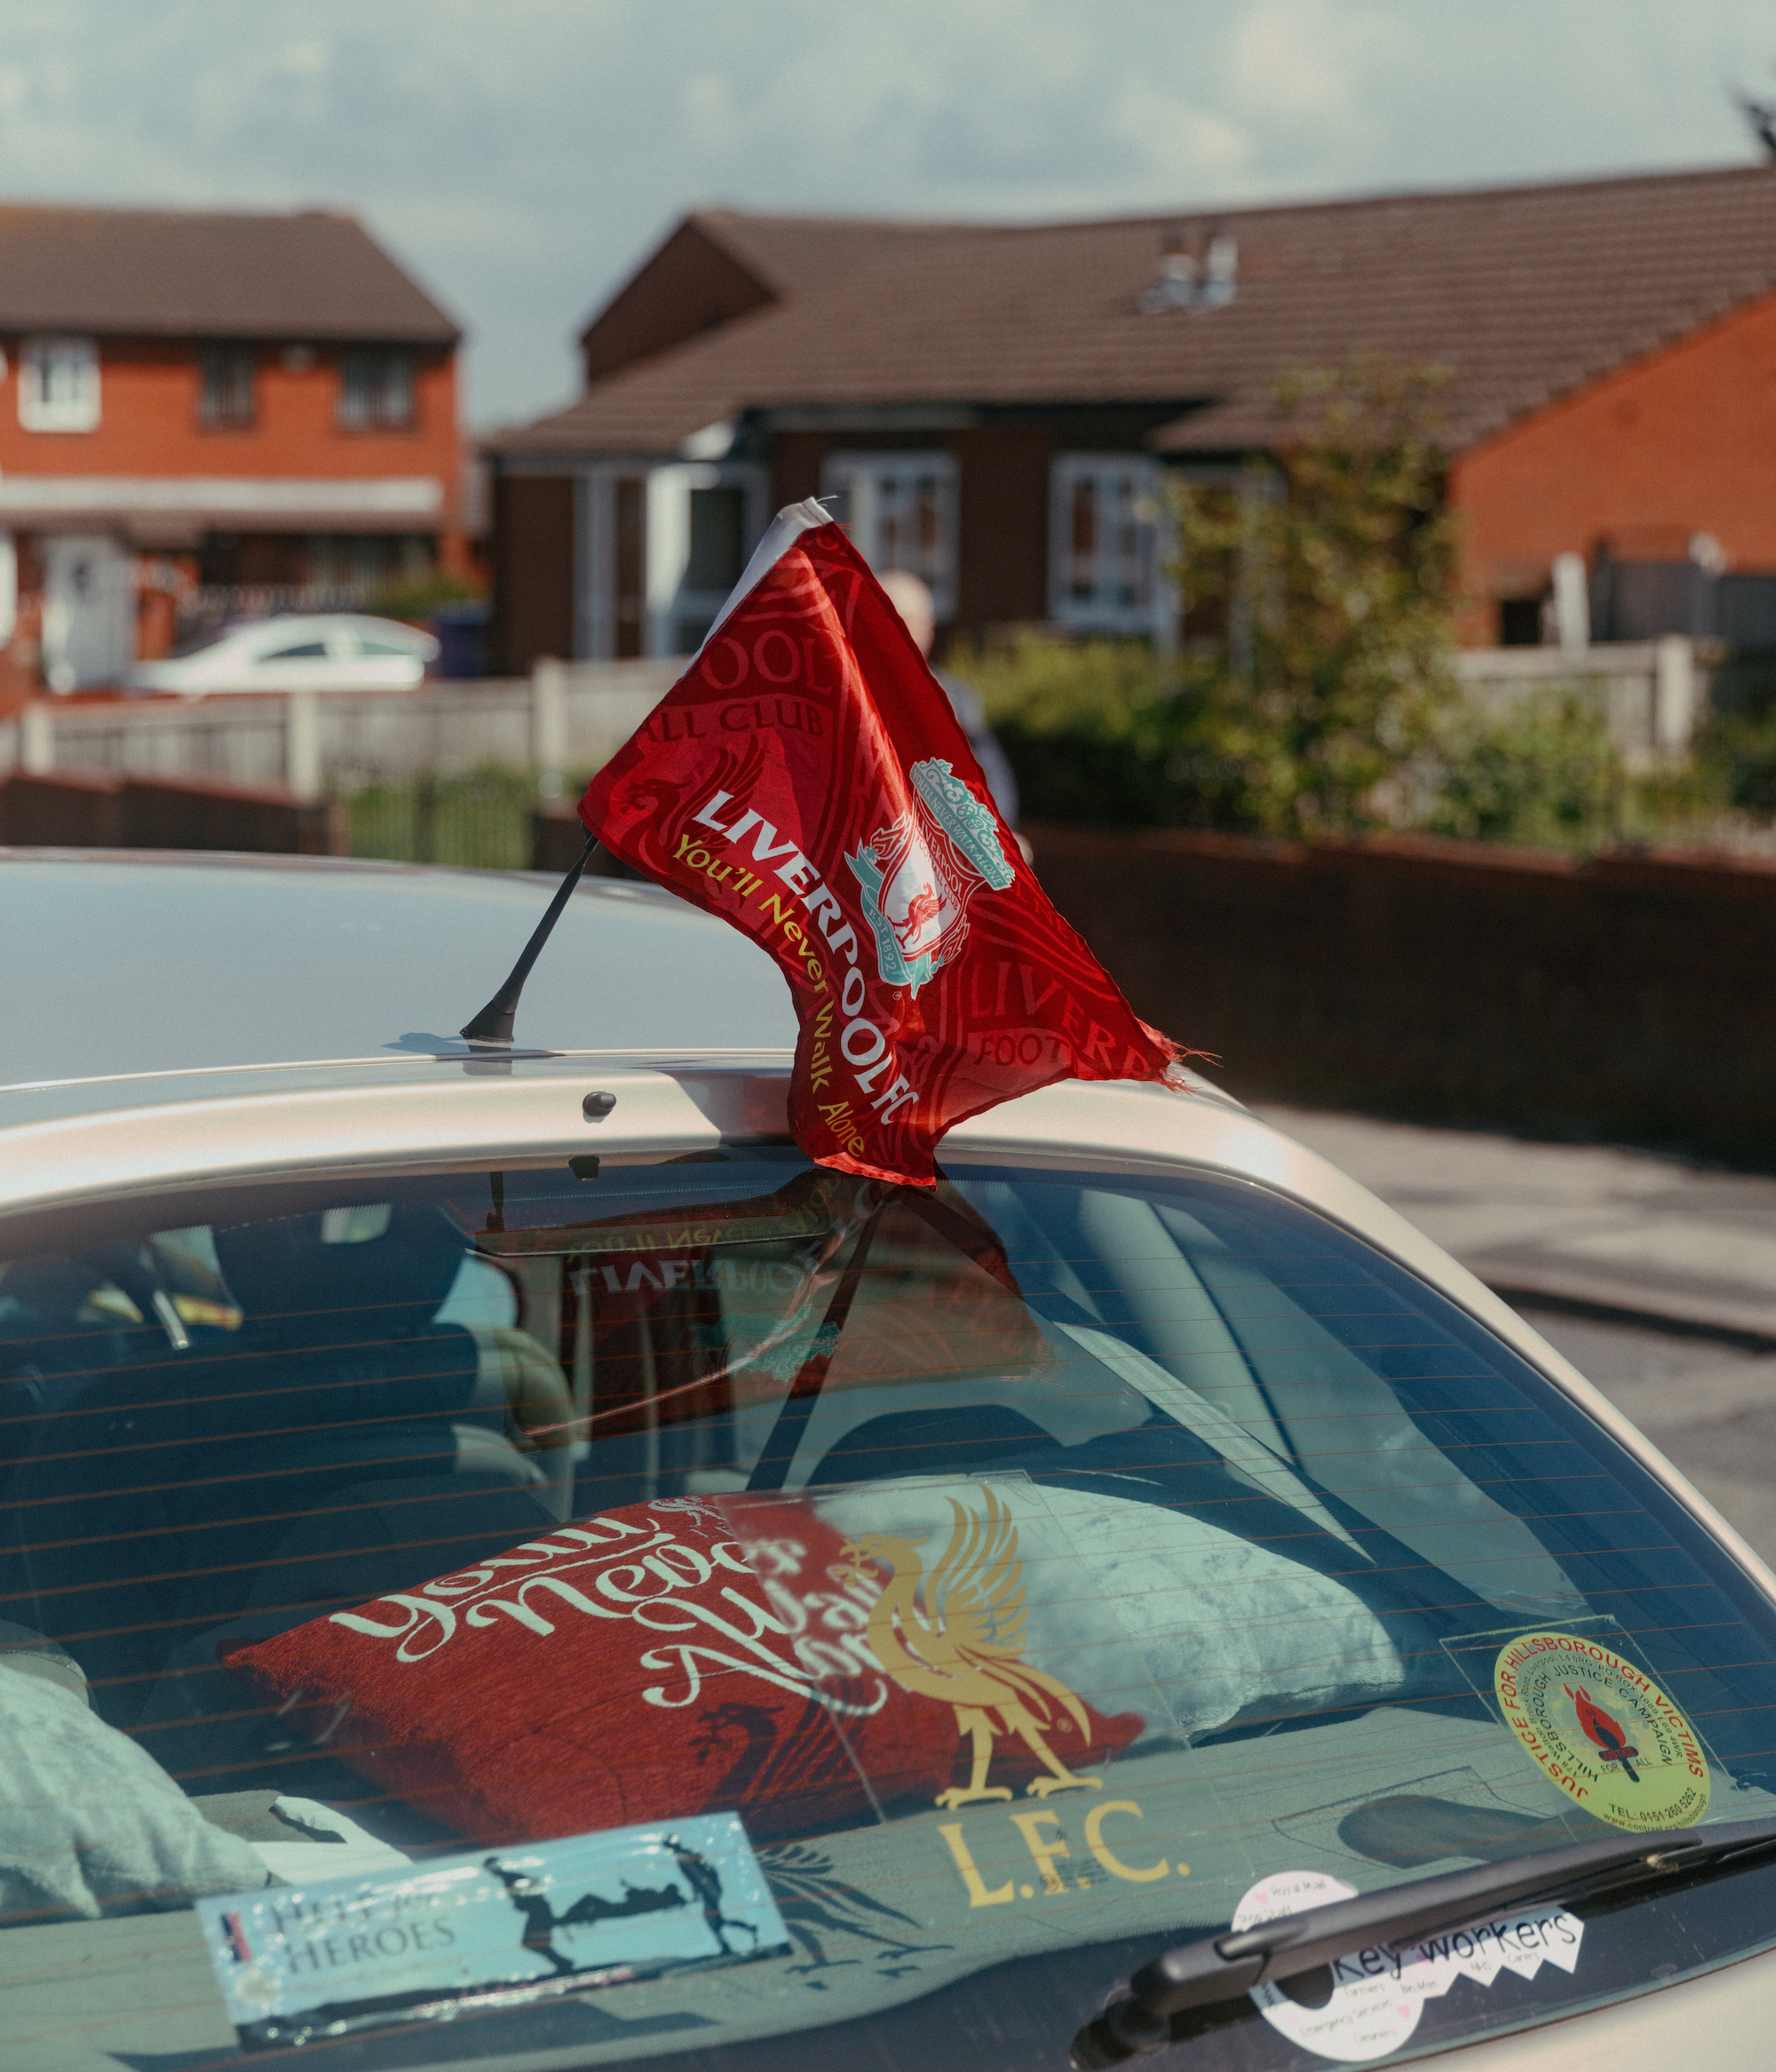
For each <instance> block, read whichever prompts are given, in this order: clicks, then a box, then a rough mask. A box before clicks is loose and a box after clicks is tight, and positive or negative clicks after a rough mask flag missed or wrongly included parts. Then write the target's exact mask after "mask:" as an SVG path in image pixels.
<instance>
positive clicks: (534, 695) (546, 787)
mask: <svg viewBox="0 0 1776 2072" xmlns="http://www.w3.org/2000/svg"><path fill="white" fill-rule="evenodd" d="M530 759H531V761H532V763H534V764H535V766H536V788H537V790H539V791H540V792H541V793H542V794H543V797H544V798H559V797H560V796H561V772H562V769H563V768H564V766H566V764H567V667H566V665H565V664H564V663H559V662H557V661H556V660H555V658H554V657H553V656H552V655H543V657H541V659H540V660H538V662H537V663H535V666H534V667H533V669H532V670H531V672H530Z"/></svg>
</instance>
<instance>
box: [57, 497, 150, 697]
mask: <svg viewBox="0 0 1776 2072" xmlns="http://www.w3.org/2000/svg"><path fill="white" fill-rule="evenodd" d="M43 560H44V679H45V680H46V681H47V682H48V684H49V687H50V688H51V689H52V691H78V690H84V689H86V688H87V687H89V686H91V685H99V684H115V683H116V682H117V681H118V680H119V679H120V678H121V677H122V676H123V671H125V670H126V669H127V668H128V667H129V666H130V664H131V662H133V661H134V660H135V655H136V583H135V575H134V570H133V568H132V566H131V557H130V556H129V555H128V554H127V553H126V552H124V551H123V548H122V547H121V546H119V545H118V544H117V543H116V541H115V540H113V539H107V538H106V537H105V536H103V535H102V534H95V535H93V536H90V537H89V536H83V535H68V536H65V537H62V538H51V539H46V540H44V542H43Z"/></svg>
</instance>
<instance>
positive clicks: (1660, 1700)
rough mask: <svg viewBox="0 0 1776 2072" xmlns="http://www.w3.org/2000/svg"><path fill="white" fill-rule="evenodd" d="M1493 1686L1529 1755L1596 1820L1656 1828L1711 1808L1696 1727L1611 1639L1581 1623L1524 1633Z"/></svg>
mask: <svg viewBox="0 0 1776 2072" xmlns="http://www.w3.org/2000/svg"><path fill="white" fill-rule="evenodd" d="M1493 1689H1494V1692H1495V1695H1496V1696H1497V1698H1498V1702H1499V1708H1500V1710H1501V1711H1502V1712H1503V1714H1504V1719H1505V1724H1506V1726H1507V1727H1510V1730H1511V1732H1512V1733H1513V1734H1514V1735H1516V1736H1517V1738H1518V1741H1519V1742H1520V1743H1522V1744H1523V1748H1524V1750H1525V1752H1526V1754H1527V1755H1528V1757H1529V1758H1530V1760H1531V1761H1532V1762H1533V1763H1534V1765H1535V1766H1536V1767H1537V1768H1538V1769H1539V1770H1540V1771H1541V1772H1542V1774H1543V1776H1545V1777H1547V1778H1548V1779H1549V1780H1550V1782H1552V1783H1555V1784H1558V1786H1559V1788H1560V1790H1562V1791H1564V1792H1565V1793H1566V1796H1567V1797H1568V1798H1571V1799H1573V1800H1574V1801H1575V1802H1576V1803H1577V1804H1578V1805H1580V1806H1583V1807H1584V1809H1585V1811H1586V1812H1587V1813H1589V1814H1595V1815H1596V1817H1597V1818H1598V1820H1601V1821H1607V1822H1609V1824H1610V1825H1611V1826H1612V1827H1616V1828H1625V1829H1627V1830H1628V1831H1629V1833H1630V1834H1650V1833H1653V1831H1655V1830H1659V1829H1661V1828H1685V1827H1691V1826H1693V1825H1694V1823H1695V1822H1697V1821H1699V1820H1701V1817H1702V1815H1703V1814H1705V1813H1706V1812H1707V1811H1708V1809H1709V1765H1708V1758H1707V1757H1706V1756H1705V1755H1704V1754H1703V1752H1702V1747H1701V1743H1700V1742H1699V1741H1698V1740H1697V1738H1696V1733H1695V1729H1694V1728H1693V1727H1692V1726H1691V1725H1690V1723H1689V1721H1688V1720H1687V1719H1685V1717H1684V1715H1683V1714H1682V1713H1681V1712H1680V1711H1678V1710H1677V1706H1676V1705H1675V1704H1673V1703H1672V1702H1671V1700H1670V1699H1669V1697H1667V1696H1666V1695H1665V1693H1664V1692H1663V1691H1661V1689H1660V1687H1659V1686H1658V1685H1657V1684H1655V1683H1654V1682H1653V1679H1651V1678H1650V1677H1649V1676H1647V1675H1646V1673H1645V1671H1643V1670H1640V1669H1637V1668H1636V1666H1635V1665H1634V1663H1631V1662H1629V1661H1627V1660H1625V1659H1624V1658H1623V1657H1622V1656H1621V1655H1617V1654H1615V1653H1614V1652H1613V1650H1612V1649H1610V1648H1608V1647H1603V1646H1602V1645H1600V1644H1599V1643H1598V1641H1595V1640H1590V1639H1583V1638H1582V1637H1581V1636H1580V1635H1578V1634H1576V1633H1519V1634H1518V1635H1517V1636H1516V1638H1515V1639H1512V1640H1511V1641H1510V1644H1509V1645H1508V1646H1507V1647H1503V1648H1502V1649H1501V1650H1500V1651H1499V1655H1498V1659H1497V1661H1496V1662H1495V1664H1494V1667H1493Z"/></svg>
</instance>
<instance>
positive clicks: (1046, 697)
mask: <svg viewBox="0 0 1776 2072" xmlns="http://www.w3.org/2000/svg"><path fill="white" fill-rule="evenodd" d="M950 666H951V668H952V669H953V670H954V671H955V673H956V674H957V675H959V676H963V677H966V678H967V679H969V681H970V682H971V683H972V684H973V685H974V686H975V687H976V688H977V689H978V690H979V693H980V696H981V703H983V704H984V705H985V707H986V709H987V718H988V720H989V721H990V722H991V724H992V726H993V730H994V732H995V734H997V735H998V737H999V740H1000V742H1001V743H1002V744H1003V748H1004V750H1005V753H1006V755H1007V757H1008V758H1010V761H1011V767H1012V768H1013V770H1015V771H1016V772H1017V775H1018V789H1019V794H1020V795H1021V798H1022V806H1023V811H1024V812H1025V814H1027V815H1028V817H1029V818H1030V819H1032V820H1037V821H1043V820H1048V821H1060V822H1081V823H1095V824H1098V825H1104V826H1112V827H1114V826H1127V825H1136V826H1140V825H1145V826H1161V827H1164V826H1169V825H1173V824H1175V823H1176V822H1177V819H1178V815H1179V809H1180V802H1179V800H1178V799H1177V797H1176V796H1175V794H1176V789H1177V788H1176V787H1175V786H1174V785H1173V784H1171V783H1170V782H1169V780H1168V777H1167V774H1166V770H1167V764H1168V761H1169V756H1170V753H1171V751H1172V750H1173V748H1174V746H1175V744H1176V742H1177V739H1178V737H1179V735H1180V734H1181V733H1182V732H1185V731H1187V728H1188V721H1187V718H1186V717H1185V713H1184V711H1183V710H1182V707H1181V703H1180V700H1181V689H1180V686H1179V684H1178V682H1177V673H1176V671H1168V670H1167V669H1166V668H1165V667H1164V666H1163V665H1162V663H1159V662H1158V661H1157V660H1156V659H1155V657H1154V654H1153V652H1152V650H1151V649H1150V648H1148V647H1146V646H1144V645H1143V644H1141V643H1139V642H1137V641H1130V640H1093V641H1087V642H1084V643H1082V644H1081V645H1079V646H1077V647H1074V646H1068V645H1066V644H1064V643H1060V642H1055V641H1040V640H1025V641H1022V642H1020V643H1019V645H1018V646H1017V647H1010V648H998V649H991V650H987V651H986V652H977V653H975V654H972V655H963V656H960V657H957V658H955V660H953V661H952V663H951V664H950Z"/></svg>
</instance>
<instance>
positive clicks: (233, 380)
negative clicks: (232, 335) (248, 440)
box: [197, 345, 256, 432]
mask: <svg viewBox="0 0 1776 2072" xmlns="http://www.w3.org/2000/svg"><path fill="white" fill-rule="evenodd" d="M197 364H198V372H199V375H200V377H201V378H202V388H201V389H200V391H199V393H198V403H197V421H198V423H199V424H200V425H206V426H208V427H209V429H210V430H211V431H214V432H240V431H244V430H245V429H246V428H247V427H248V426H249V425H251V424H252V422H253V403H254V397H253V376H254V372H255V365H256V362H255V355H254V353H253V348H252V347H251V346H250V345H206V346H204V348H203V350H202V352H201V353H199V354H198V360H197Z"/></svg>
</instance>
